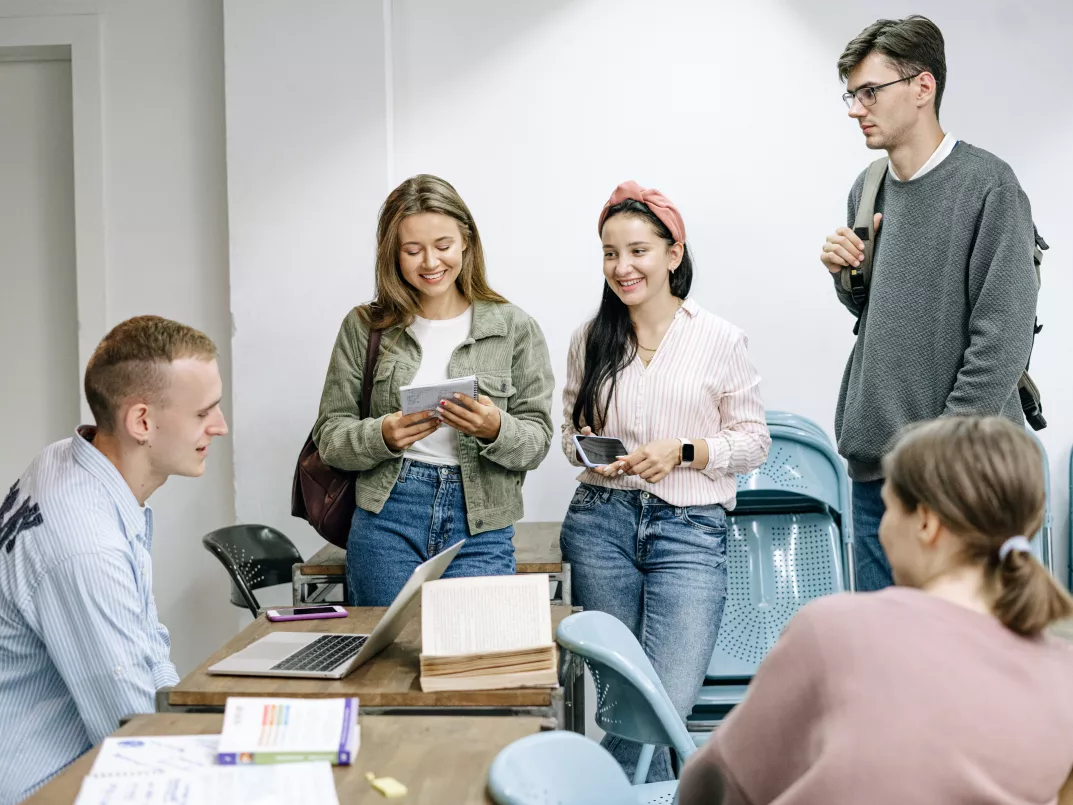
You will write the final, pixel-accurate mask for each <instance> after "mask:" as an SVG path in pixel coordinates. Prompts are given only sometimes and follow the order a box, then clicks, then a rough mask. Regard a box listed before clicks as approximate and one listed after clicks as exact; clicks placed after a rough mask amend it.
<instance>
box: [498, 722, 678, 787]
mask: <svg viewBox="0 0 1073 805" xmlns="http://www.w3.org/2000/svg"><path fill="white" fill-rule="evenodd" d="M677 789H678V783H677V782H675V781H671V782H667V783H647V784H645V785H636V786H634V785H630V781H629V780H628V779H627V778H626V774H625V772H623V771H622V767H621V766H619V765H618V762H617V761H616V760H615V759H614V758H613V757H612V756H611V753H610V752H608V751H607V750H606V749H604V748H603V747H602V746H600V744H598V743H596V742H595V741H592V740H590V739H588V738H585V737H583V736H581V735H578V734H577V733H575V732H567V731H555V732H541V733H537V734H536V735H527V736H526V737H524V738H520V739H519V740H517V741H515V742H514V743H512V744H511V745H510V746H508V747H506V748H505V749H503V750H502V751H501V752H500V753H499V754H498V755H497V756H496V759H495V760H494V761H492V766H491V768H490V769H489V770H488V794H489V795H490V796H491V798H492V801H493V802H495V803H497V805H593V803H604V804H605V805H673V803H674V795H675V791H676V790H677Z"/></svg>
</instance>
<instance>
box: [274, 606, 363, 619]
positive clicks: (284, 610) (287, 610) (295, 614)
mask: <svg viewBox="0 0 1073 805" xmlns="http://www.w3.org/2000/svg"><path fill="white" fill-rule="evenodd" d="M346 616H347V611H346V610H345V609H344V608H343V607H339V606H335V605H334V604H324V605H317V606H309V607H276V608H275V609H268V610H265V617H266V618H268V619H269V620H270V621H309V620H315V619H317V618H345V617H346Z"/></svg>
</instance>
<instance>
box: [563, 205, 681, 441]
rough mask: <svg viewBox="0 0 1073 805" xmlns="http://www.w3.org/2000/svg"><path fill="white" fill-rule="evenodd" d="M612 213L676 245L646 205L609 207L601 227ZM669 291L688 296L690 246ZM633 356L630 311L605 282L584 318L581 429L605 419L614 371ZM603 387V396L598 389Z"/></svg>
mask: <svg viewBox="0 0 1073 805" xmlns="http://www.w3.org/2000/svg"><path fill="white" fill-rule="evenodd" d="M616 215H634V216H636V217H638V218H641V219H642V220H644V221H647V222H648V223H649V225H650V226H651V227H652V229H653V231H654V232H655V233H656V235H658V236H659V237H660V238H662V239H663V240H665V241H666V242H667V245H668V246H673V245H674V243H675V240H674V237H673V236H672V235H671V230H669V229H668V228H667V225H666V224H664V223H663V221H661V220H660V219H659V218H657V217H656V215H655V213H653V212H652V210H650V209H649V208H648V205H647V204H642V203H641V202H640V201H634V200H633V199H627V200H626V201H623V202H620V203H618V204H616V205H615V206H614V207H612V208H611V209H610V210H608V213H607V217H606V218H605V219H604V225H605V226H606V225H607V222H608V221H609V220H611V219H612V218H613V217H614V216H616ZM670 285H671V294H672V295H673V296H676V297H678V298H679V299H685V298H686V297H687V296H688V295H689V289H690V287H691V286H692V285H693V258H692V257H690V254H689V247H688V246H687V245H686V244H684V243H683V244H682V262H681V263H680V264H679V266H678V268H676V269H675V270H674V271H672V272H671V278H670ZM636 354H637V331H636V330H635V329H634V327H633V321H632V320H631V319H630V310H629V308H628V307H627V306H626V303H625V302H623V301H622V300H621V299H619V298H618V296H617V295H616V294H615V292H614V291H613V290H611V286H610V285H609V284H608V283H606V282H605V283H604V295H603V299H602V300H601V301H600V309H599V310H598V311H597V312H596V315H595V316H594V317H593V319H592V321H590V322H589V325H588V332H587V333H586V334H585V371H584V374H583V375H582V377H581V387H580V388H579V389H578V393H577V399H576V400H574V414H573V420H574V427H575V428H577V429H578V430H580V429H581V428H582V427H584V426H585V425H588V426H589V427H590V428H592V429H593V430H599V428H600V427H601V426H602V425H603V422H604V420H605V419H606V417H607V408H608V406H609V405H610V404H611V399H612V398H613V397H614V396H615V381H616V380H617V379H618V373H619V372H621V371H622V370H623V369H625V368H626V366H627V365H629V363H630V361H632V360H633V358H634V356H635V355H636ZM605 388H606V394H604V395H602V399H601V394H600V392H601V390H602V389H605Z"/></svg>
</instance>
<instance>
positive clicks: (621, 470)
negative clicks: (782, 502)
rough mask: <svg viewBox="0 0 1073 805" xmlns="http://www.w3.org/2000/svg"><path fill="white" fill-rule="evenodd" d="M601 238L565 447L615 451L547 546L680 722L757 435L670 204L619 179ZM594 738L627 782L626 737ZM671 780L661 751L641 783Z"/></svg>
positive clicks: (757, 415)
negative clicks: (629, 639)
mask: <svg viewBox="0 0 1073 805" xmlns="http://www.w3.org/2000/svg"><path fill="white" fill-rule="evenodd" d="M599 233H600V237H601V242H602V244H603V270H604V278H605V280H606V282H605V285H604V290H603V300H602V301H601V303H600V309H599V311H598V312H597V313H596V316H595V317H594V318H593V319H592V320H591V321H589V322H587V323H585V324H584V325H583V326H582V327H580V328H578V330H577V331H576V332H575V333H574V336H573V339H572V340H571V343H570V356H569V360H568V367H567V371H568V375H567V381H566V388H565V389H564V391H563V407H564V413H565V420H566V423H565V425H564V426H563V450H564V451H565V453H566V456H567V458H568V459H569V460H570V461H571V463H574V464H577V465H578V466H581V465H582V462H581V461H580V460H579V458H580V457H579V456H578V455H577V454H576V449H575V444H574V440H573V437H574V436H575V435H591V434H599V435H600V436H611V437H617V438H618V439H619V440H621V442H622V443H623V445H624V446H625V448H626V450H627V451H628V453H627V454H626V455H624V456H619V457H617V458H616V459H615V460H613V461H611V462H610V463H607V464H603V465H601V466H598V467H595V468H589V469H586V470H585V471H584V472H582V473H581V475H579V476H578V480H579V481H580V484H579V486H578V488H577V491H576V492H575V493H574V497H573V499H572V500H571V502H570V508H569V511H568V512H567V515H566V518H565V520H564V522H563V526H562V532H561V535H560V542H561V544H562V551H563V558H564V559H566V560H567V561H569V562H571V563H572V566H573V570H572V573H573V592H574V600H575V602H576V603H578V604H580V605H581V606H583V607H584V608H585V609H595V610H600V611H603V612H608V613H610V614H612V615H614V616H615V617H617V618H618V619H619V620H621V621H622V622H623V623H625V624H626V625H627V626H628V627H629V628H630V629H631V630H632V631H633V633H634V634H635V635H637V638H638V640H640V642H641V645H642V646H643V647H644V649H645V652H646V653H647V654H648V656H649V658H650V659H651V660H652V664H653V666H654V667H655V669H656V672H657V673H658V674H659V676H660V679H661V680H662V682H663V686H664V687H665V688H666V689H667V693H668V694H669V695H670V697H671V699H672V701H673V702H674V705H675V707H676V708H677V710H678V713H679V715H681V716H682V717H683V718H685V716H686V715H687V714H688V713H689V711H690V710H691V709H692V708H693V704H694V702H695V701H696V697H697V693H698V692H699V690H700V686H701V684H702V683H703V681H704V673H705V670H706V669H707V667H708V663H709V661H710V660H711V656H712V650H713V648H714V647H715V639H716V636H717V634H718V632H719V621H720V619H721V618H722V615H723V605H724V603H725V601H726V585H727V554H726V535H727V522H726V512H727V510H729V509H732V508H733V507H734V502H735V493H736V490H737V479H736V475H737V474H738V473H745V472H749V471H751V470H753V469H755V468H756V467H759V466H760V465H761V464H763V462H764V460H765V459H766V458H767V451H768V447H769V445H770V444H771V439H770V437H769V435H768V431H767V426H766V424H765V418H764V406H763V403H762V402H761V400H760V377H759V375H758V374H757V372H756V369H755V368H753V365H752V362H751V361H750V360H749V354H748V349H747V342H746V338H745V334H744V333H743V332H742V331H741V330H739V329H738V328H737V327H734V326H733V325H731V324H729V323H728V322H726V321H724V320H723V319H721V318H719V317H718V316H716V315H715V314H713V313H710V312H708V311H706V310H704V309H702V308H701V307H700V305H698V304H697V302H696V301H695V300H693V299H690V298H688V297H689V289H690V286H691V284H692V280H693V262H692V259H691V257H690V254H689V248H688V246H687V245H686V232H685V223H684V222H683V221H682V216H681V215H680V214H679V212H678V210H677V208H676V207H675V206H674V204H672V203H671V201H670V200H669V199H668V198H666V197H665V196H664V195H663V194H661V193H660V192H659V191H658V190H646V189H645V188H643V187H641V186H640V185H638V184H637V183H636V182H625V183H623V184H621V185H619V186H618V188H616V190H615V192H614V193H613V194H612V195H611V198H610V199H609V200H608V202H607V204H605V205H604V208H603V210H602V211H601V213H600V221H599ZM604 745H605V746H606V747H607V748H608V749H609V750H610V751H611V753H612V754H613V755H614V756H615V757H616V759H618V761H619V762H620V763H621V764H622V766H623V768H624V769H625V770H626V772H627V773H628V774H630V775H631V776H632V775H633V773H634V771H635V768H636V766H637V762H638V757H639V754H640V746H639V745H638V744H636V743H633V742H630V741H624V740H622V739H620V738H615V737H612V736H607V737H606V738H605V739H604ZM673 777H674V775H673V773H672V770H671V766H670V754H669V752H668V750H667V749H662V750H660V751H659V752H657V754H656V755H655V756H654V757H653V759H652V765H651V767H650V770H649V774H648V780H650V781H653V782H656V781H662V780H670V779H673Z"/></svg>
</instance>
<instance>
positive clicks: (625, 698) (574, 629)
mask: <svg viewBox="0 0 1073 805" xmlns="http://www.w3.org/2000/svg"><path fill="white" fill-rule="evenodd" d="M556 639H557V640H558V641H559V644H560V645H562V646H563V647H564V648H566V649H567V650H569V651H572V652H573V653H574V654H577V655H578V656H579V657H581V658H582V659H584V660H585V664H586V665H587V666H588V667H589V671H590V672H591V673H592V679H593V682H594V683H595V686H596V713H595V716H596V723H597V724H599V725H600V727H601V728H602V729H603V730H604V731H605V732H609V733H611V734H612V735H617V736H618V737H620V738H626V739H627V740H631V741H636V742H638V743H642V744H656V745H658V746H671V747H674V750H675V752H677V753H678V756H679V757H680V758H681V759H682V760H683V761H684V760H685V759H686V758H688V757H689V756H690V755H691V754H692V753H693V752H694V751H696V745H695V744H694V743H693V740H692V739H691V738H690V737H689V732H688V731H687V730H686V727H685V723H684V722H683V721H682V719H681V717H679V715H678V713H677V712H676V711H675V709H674V705H673V704H672V703H671V700H670V697H668V696H667V691H666V690H664V688H663V683H662V682H660V680H659V677H658V676H657V675H656V671H655V669H654V668H653V667H652V663H651V662H649V659H648V657H647V656H646V655H645V652H644V649H642V648H641V644H640V643H638V642H637V638H636V637H634V636H633V633H632V632H631V631H630V630H629V629H628V628H626V625H625V624H624V623H622V622H621V621H620V620H618V619H617V618H615V617H614V616H613V615H608V614H607V613H606V612H596V611H592V612H579V613H577V614H575V615H570V616H569V617H567V618H565V619H564V620H563V621H562V622H561V623H560V624H559V628H558V630H557V631H556Z"/></svg>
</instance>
